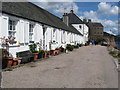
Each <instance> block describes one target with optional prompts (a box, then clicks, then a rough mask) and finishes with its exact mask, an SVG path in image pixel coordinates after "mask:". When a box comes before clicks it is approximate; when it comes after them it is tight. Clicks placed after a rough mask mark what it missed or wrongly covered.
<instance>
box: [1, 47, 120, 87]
mask: <svg viewBox="0 0 120 90" xmlns="http://www.w3.org/2000/svg"><path fill="white" fill-rule="evenodd" d="M112 59H113V57H112V56H110V55H109V54H108V51H107V48H106V47H102V46H87V47H81V48H79V49H77V50H74V51H73V52H69V53H68V54H60V55H57V56H54V57H51V58H49V59H47V60H43V61H38V62H35V63H29V64H27V65H25V66H23V67H19V68H16V69H14V70H13V71H10V72H8V71H7V72H3V73H2V87H3V88H117V87H118V72H117V70H116V67H115V64H114V63H113V60H112Z"/></svg>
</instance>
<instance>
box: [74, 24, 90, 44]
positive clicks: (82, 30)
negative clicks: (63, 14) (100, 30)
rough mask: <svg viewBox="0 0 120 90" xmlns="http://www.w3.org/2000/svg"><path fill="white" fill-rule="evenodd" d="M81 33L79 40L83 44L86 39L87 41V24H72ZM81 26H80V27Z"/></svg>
mask: <svg viewBox="0 0 120 90" xmlns="http://www.w3.org/2000/svg"><path fill="white" fill-rule="evenodd" d="M72 25H73V26H74V27H75V28H76V29H77V30H78V31H79V32H80V33H81V34H82V35H83V38H81V39H80V40H81V42H83V44H85V42H86V41H88V33H89V32H88V29H89V28H88V26H87V25H86V24H72ZM80 26H81V28H80Z"/></svg>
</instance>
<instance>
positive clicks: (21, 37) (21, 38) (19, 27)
mask: <svg viewBox="0 0 120 90" xmlns="http://www.w3.org/2000/svg"><path fill="white" fill-rule="evenodd" d="M0 20H1V21H0V22H2V23H1V24H0V25H1V26H2V27H1V29H0V30H1V31H0V37H4V36H5V37H6V38H7V37H8V35H9V34H8V21H9V20H15V21H16V22H17V23H16V34H15V37H16V38H15V41H16V43H15V44H13V45H11V44H10V45H9V52H10V53H11V54H12V56H13V57H16V52H21V51H26V50H29V44H30V43H29V23H31V22H32V21H29V20H26V19H22V18H18V17H14V16H10V15H6V14H5V15H4V14H3V15H2V17H1V18H0ZM32 23H33V22H32ZM33 30H34V36H33V39H34V42H39V40H40V39H43V32H42V31H43V30H42V25H41V24H38V23H36V24H35V26H34V29H33ZM18 43H20V46H18Z"/></svg>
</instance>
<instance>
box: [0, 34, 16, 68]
mask: <svg viewBox="0 0 120 90" xmlns="http://www.w3.org/2000/svg"><path fill="white" fill-rule="evenodd" d="M0 40H1V43H0V44H1V46H2V48H3V50H2V55H3V57H2V63H3V66H2V68H5V67H11V66H12V63H13V57H12V55H11V56H10V53H9V45H10V44H13V43H14V42H15V41H14V40H15V37H13V36H12V35H10V36H8V37H7V38H6V37H5V36H4V37H2V38H0Z"/></svg>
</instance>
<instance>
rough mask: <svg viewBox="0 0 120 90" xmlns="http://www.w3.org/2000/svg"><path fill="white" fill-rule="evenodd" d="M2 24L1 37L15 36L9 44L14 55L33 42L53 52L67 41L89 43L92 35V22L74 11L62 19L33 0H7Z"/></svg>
mask: <svg viewBox="0 0 120 90" xmlns="http://www.w3.org/2000/svg"><path fill="white" fill-rule="evenodd" d="M0 27H1V29H0V37H5V38H7V37H8V38H9V37H10V38H11V37H15V39H14V41H15V42H14V43H13V44H10V45H9V52H10V53H11V54H12V55H13V57H16V53H17V52H23V51H27V50H29V45H30V44H31V43H33V42H34V43H41V45H42V49H43V50H47V51H49V50H54V49H56V48H59V47H61V46H62V47H64V48H65V47H66V45H67V44H71V45H76V44H85V43H86V42H87V41H88V35H89V27H88V25H86V24H85V23H84V22H83V21H82V20H81V19H80V18H79V17H78V16H76V15H75V13H74V12H73V10H71V11H70V13H64V15H63V18H62V19H60V18H58V17H56V16H55V15H53V14H51V13H49V12H48V11H46V10H44V9H42V8H40V7H38V6H37V5H35V4H33V3H30V2H3V3H2V14H1V16H0ZM0 42H1V43H2V41H0ZM0 48H2V46H1V47H0Z"/></svg>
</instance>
